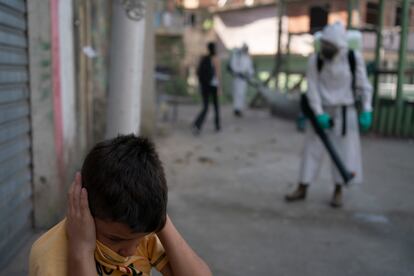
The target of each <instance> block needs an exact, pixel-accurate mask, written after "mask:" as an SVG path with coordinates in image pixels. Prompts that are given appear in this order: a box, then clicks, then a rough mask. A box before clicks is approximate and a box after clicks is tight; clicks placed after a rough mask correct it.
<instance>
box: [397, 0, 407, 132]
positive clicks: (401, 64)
mask: <svg viewBox="0 0 414 276" xmlns="http://www.w3.org/2000/svg"><path fill="white" fill-rule="evenodd" d="M409 8H410V1H409V0H403V6H402V22H401V33H400V51H399V60H398V80H397V98H396V109H397V116H396V118H395V127H394V131H395V133H396V134H397V135H399V134H400V133H401V126H402V119H403V109H404V106H403V101H404V99H403V93H404V91H403V88H404V79H405V74H404V71H405V67H406V63H407V62H406V58H405V57H406V54H407V39H408V22H409V20H408V19H409Z"/></svg>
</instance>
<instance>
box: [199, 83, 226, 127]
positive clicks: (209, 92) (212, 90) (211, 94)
mask: <svg viewBox="0 0 414 276" xmlns="http://www.w3.org/2000/svg"><path fill="white" fill-rule="evenodd" d="M201 96H202V98H203V109H202V110H201V112H200V114H199V115H198V116H197V119H196V120H195V122H194V126H195V127H197V128H198V129H201V128H202V126H203V123H204V120H205V118H206V115H207V112H208V105H209V100H210V98H211V99H212V100H213V105H214V111H215V120H214V122H215V124H216V130H219V129H220V107H219V102H218V96H217V87H215V86H211V85H201Z"/></svg>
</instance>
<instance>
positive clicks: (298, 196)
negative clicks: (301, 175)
mask: <svg viewBox="0 0 414 276" xmlns="http://www.w3.org/2000/svg"><path fill="white" fill-rule="evenodd" d="M307 189H308V185H305V184H302V183H300V184H299V186H298V187H297V188H296V190H295V191H293V192H292V193H290V194H287V195H286V196H285V200H286V201H288V202H293V201H298V200H304V199H305V198H306V192H307Z"/></svg>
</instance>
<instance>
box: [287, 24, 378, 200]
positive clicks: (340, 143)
mask: <svg viewBox="0 0 414 276" xmlns="http://www.w3.org/2000/svg"><path fill="white" fill-rule="evenodd" d="M351 52H352V53H351ZM350 54H352V56H353V62H354V65H353V67H352V65H351V64H350V63H351V62H350V58H349V56H350ZM352 68H353V70H354V72H353V71H352V70H351V69H352ZM307 81H308V91H307V97H308V100H309V104H310V106H311V108H312V110H313V111H314V113H315V114H316V118H317V121H318V124H319V125H320V126H321V127H322V128H323V129H325V131H326V132H327V135H328V137H329V138H330V139H331V141H332V143H333V145H334V146H335V148H336V150H337V152H338V154H339V156H340V157H341V159H342V161H343V163H344V164H345V166H346V168H347V169H348V170H349V171H350V172H352V173H354V174H355V177H354V179H353V180H352V181H351V183H360V182H362V177H363V175H362V162H361V148H360V137H359V127H358V122H359V125H360V127H361V130H363V131H366V130H368V129H369V128H370V126H371V124H372V103H371V102H372V86H371V84H370V83H369V80H368V77H367V73H366V68H365V62H364V60H363V57H362V55H361V54H360V53H359V52H356V51H354V50H349V49H348V43H347V35H346V30H345V28H344V26H343V25H342V24H341V23H335V24H332V25H328V26H326V27H325V28H324V29H323V31H322V36H321V50H320V53H318V54H313V55H312V56H311V57H310V58H309V62H308V69H307ZM356 99H361V108H360V109H361V110H360V114H359V115H358V111H357V108H356ZM324 152H325V148H324V146H323V144H322V142H321V141H320V140H319V138H318V136H317V135H316V134H315V132H314V130H313V129H309V128H308V131H307V134H306V140H305V146H304V150H303V155H302V162H301V170H300V180H299V185H298V187H297V188H296V190H295V191H293V192H292V193H291V194H288V195H286V200H287V201H297V200H303V199H305V198H306V192H307V188H308V186H309V185H310V184H311V183H312V182H314V181H315V179H316V177H317V175H318V172H319V169H320V167H321V164H322V159H323V156H324ZM332 171H333V179H334V184H335V189H334V193H333V196H332V200H331V206H332V207H341V206H342V187H343V185H344V181H343V180H342V178H341V176H340V174H339V171H338V170H337V169H336V167H334V166H333V164H332Z"/></svg>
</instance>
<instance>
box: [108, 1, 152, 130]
mask: <svg viewBox="0 0 414 276" xmlns="http://www.w3.org/2000/svg"><path fill="white" fill-rule="evenodd" d="M146 2H147V1H146ZM125 3H128V2H125ZM130 12H131V11H130V10H128V7H126V6H125V4H123V2H122V1H117V0H114V1H113V4H112V28H111V44H110V60H109V66H110V69H109V93H108V111H107V129H106V135H105V136H106V137H107V138H111V137H114V136H117V135H118V134H129V133H135V134H138V133H139V130H140V121H141V94H142V81H143V75H144V48H145V27H146V22H145V19H143V18H141V19H139V20H136V18H133V16H132V18H131V16H128V14H129V13H130ZM129 15H131V14H129Z"/></svg>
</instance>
